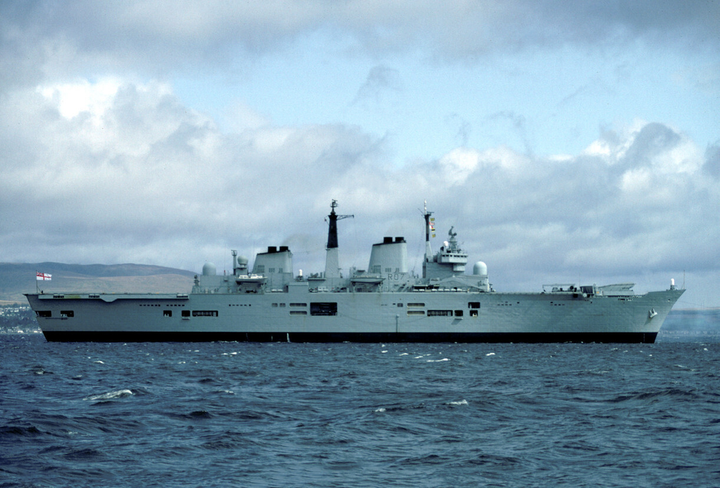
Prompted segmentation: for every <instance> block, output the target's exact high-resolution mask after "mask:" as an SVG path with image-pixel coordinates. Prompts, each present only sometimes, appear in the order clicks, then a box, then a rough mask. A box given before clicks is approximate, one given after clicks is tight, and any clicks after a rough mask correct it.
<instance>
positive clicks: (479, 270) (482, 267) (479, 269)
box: [473, 261, 487, 276]
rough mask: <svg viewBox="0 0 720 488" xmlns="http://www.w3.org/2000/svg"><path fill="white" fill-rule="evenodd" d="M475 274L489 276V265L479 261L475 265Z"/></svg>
mask: <svg viewBox="0 0 720 488" xmlns="http://www.w3.org/2000/svg"><path fill="white" fill-rule="evenodd" d="M473 274H474V275H480V276H487V264H485V263H483V262H482V261H478V262H477V263H475V264H474V265H473Z"/></svg>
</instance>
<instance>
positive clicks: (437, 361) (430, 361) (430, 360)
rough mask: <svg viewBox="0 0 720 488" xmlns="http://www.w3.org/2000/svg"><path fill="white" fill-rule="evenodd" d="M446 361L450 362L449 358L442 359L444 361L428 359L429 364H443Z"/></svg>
mask: <svg viewBox="0 0 720 488" xmlns="http://www.w3.org/2000/svg"><path fill="white" fill-rule="evenodd" d="M445 361H450V360H449V359H448V358H442V359H428V360H427V362H428V363H442V362H445Z"/></svg>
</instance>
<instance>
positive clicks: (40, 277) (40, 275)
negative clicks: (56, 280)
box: [37, 273, 52, 281]
mask: <svg viewBox="0 0 720 488" xmlns="http://www.w3.org/2000/svg"><path fill="white" fill-rule="evenodd" d="M51 279H52V275H51V274H47V273H37V280H38V281H50V280H51Z"/></svg>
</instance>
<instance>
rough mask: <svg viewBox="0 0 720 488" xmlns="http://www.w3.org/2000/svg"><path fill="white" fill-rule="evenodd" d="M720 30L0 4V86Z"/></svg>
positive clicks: (481, 8) (664, 24) (581, 16)
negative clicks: (327, 46)
mask: <svg viewBox="0 0 720 488" xmlns="http://www.w3.org/2000/svg"><path fill="white" fill-rule="evenodd" d="M718 23H720V3H718V2H712V1H708V2H676V1H651V0H641V1H635V2H616V1H611V2H608V1H599V0H593V1H589V2H570V1H565V2H557V1H549V0H541V1H535V0H533V1H530V0H514V1H507V2H501V3H498V2H495V1H490V0H487V1H479V2H462V3H458V4H452V3H451V4H448V3H447V2H440V1H421V2H404V1H398V2H383V3H375V2H363V1H359V0H355V1H348V2H342V3H333V4H328V3H327V2H325V1H323V0H310V1H302V2H300V1H298V2H292V1H291V2H286V1H279V0H275V1H267V2H251V3H240V2H230V3H228V2H224V1H208V2H202V3H195V2H176V1H170V0H154V1H146V2H140V1H107V2H95V1H90V0H86V1H75V2H62V3H59V2H54V1H50V0H45V1H42V0H41V1H36V2H14V1H8V2H2V3H1V5H0V39H2V42H1V43H0V60H1V61H0V62H1V63H2V65H0V67H1V68H3V69H2V70H0V71H1V72H2V73H3V74H2V75H0V76H2V78H0V79H2V82H3V85H4V86H8V85H9V84H15V83H22V82H23V80H25V81H26V82H33V80H35V81H37V80H38V79H39V78H40V77H41V76H43V75H44V74H45V75H46V74H48V73H54V74H63V73H64V74H66V75H70V76H72V74H74V73H82V72H84V71H85V70H88V69H92V70H94V71H95V72H97V71H100V72H102V71H103V70H111V69H118V68H119V69H125V70H128V71H133V72H134V71H137V70H139V71H140V72H141V73H150V74H151V75H152V76H162V75H163V74H166V73H168V72H171V71H173V72H176V71H178V70H189V69H192V70H197V69H202V66H203V65H204V66H206V68H207V69H215V68H216V67H217V66H223V67H227V66H228V65H230V64H237V63H242V62H243V59H245V58H247V57H253V56H256V55H259V54H262V53H266V52H268V51H272V50H277V49H282V48H284V47H286V46H288V44H289V43H290V42H292V41H295V40H297V39H300V38H302V37H303V36H307V35H309V34H312V33H315V32H320V31H323V32H325V33H327V34H328V35H329V36H330V38H331V39H332V38H333V37H346V36H349V37H350V38H352V39H354V40H355V42H356V43H357V46H358V48H359V49H361V50H364V51H366V52H370V53H373V54H378V53H380V52H386V51H403V52H416V51H417V50H418V49H421V50H423V51H424V52H425V53H426V54H428V55H429V56H431V57H433V58H436V59H458V58H462V59H467V60H471V59H475V58H477V57H479V56H484V55H485V54H487V53H492V52H506V51H508V50H511V51H513V50H518V49H526V48H535V47H542V46H562V45H565V44H567V43H575V44H581V45H585V46H587V47H590V48H598V47H601V46H602V45H603V43H606V42H608V43H613V44H616V45H618V46H621V45H622V44H623V43H624V42H627V41H628V40H632V39H637V38H646V39H647V44H648V45H649V46H653V45H658V46H663V48H667V47H673V48H678V47H680V48H691V49H708V50H710V51H712V50H713V49H716V48H717V46H718V43H719V42H718V41H720V33H719V32H720V30H718V29H717V25H718ZM211 67H212V68H211ZM388 73H389V72H388V71H383V70H382V69H381V70H380V71H378V72H377V76H379V77H380V78H379V79H378V80H368V83H369V85H368V90H370V91H371V94H372V93H374V92H373V90H374V89H375V88H374V86H375V85H373V83H380V84H381V85H383V83H385V84H388V83H389V84H390V85H393V84H394V83H396V81H395V79H394V78H392V77H391V78H390V79H388V78H387V74H388Z"/></svg>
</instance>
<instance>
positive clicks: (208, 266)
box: [203, 263, 217, 276]
mask: <svg viewBox="0 0 720 488" xmlns="http://www.w3.org/2000/svg"><path fill="white" fill-rule="evenodd" d="M216 272H217V270H216V269H215V265H214V264H213V263H205V265H204V266H203V276H215V274H216Z"/></svg>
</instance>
